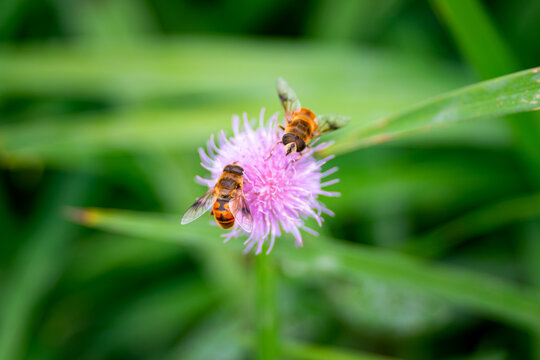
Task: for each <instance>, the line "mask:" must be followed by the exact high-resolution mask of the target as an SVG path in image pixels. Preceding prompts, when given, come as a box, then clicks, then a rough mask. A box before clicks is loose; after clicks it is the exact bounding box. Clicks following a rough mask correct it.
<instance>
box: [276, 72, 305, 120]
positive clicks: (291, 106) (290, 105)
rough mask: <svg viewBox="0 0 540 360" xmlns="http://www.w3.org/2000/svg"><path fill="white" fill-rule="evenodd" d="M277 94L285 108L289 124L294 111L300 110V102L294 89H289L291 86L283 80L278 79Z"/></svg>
mask: <svg viewBox="0 0 540 360" xmlns="http://www.w3.org/2000/svg"><path fill="white" fill-rule="evenodd" d="M277 92H278V96H279V100H280V101H281V105H282V106H283V110H285V117H286V118H287V122H288V121H289V120H290V118H291V114H292V113H293V111H294V110H298V109H300V107H301V105H300V101H299V100H298V97H297V96H296V94H295V93H294V91H293V89H291V88H290V87H289V84H287V82H286V81H285V80H283V78H278V79H277Z"/></svg>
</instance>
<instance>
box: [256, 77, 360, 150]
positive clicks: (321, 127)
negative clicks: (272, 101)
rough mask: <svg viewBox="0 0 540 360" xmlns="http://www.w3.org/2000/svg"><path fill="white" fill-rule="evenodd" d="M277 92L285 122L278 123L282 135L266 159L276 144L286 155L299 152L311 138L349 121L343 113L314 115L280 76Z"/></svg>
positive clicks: (307, 145) (306, 145)
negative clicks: (279, 145)
mask: <svg viewBox="0 0 540 360" xmlns="http://www.w3.org/2000/svg"><path fill="white" fill-rule="evenodd" d="M277 92H278V96H279V100H280V101H281V105H282V106H283V110H284V112H285V120H286V122H287V124H286V126H285V127H283V126H282V125H279V127H280V128H281V129H282V130H284V133H283V137H282V138H281V140H280V141H278V142H277V143H276V144H275V145H274V146H273V147H272V150H271V151H270V156H268V158H267V159H266V160H268V159H270V157H272V152H273V151H274V149H275V147H276V146H277V145H278V144H283V145H285V153H286V155H289V154H291V153H295V152H298V153H301V152H302V150H304V149H305V148H306V147H309V142H310V141H311V140H312V139H314V138H316V137H318V136H320V135H322V134H324V133H327V132H329V131H333V130H336V129H339V128H341V127H343V126H345V125H347V124H348V123H349V121H350V117H348V116H344V115H334V114H327V115H319V116H315V114H314V113H313V111H311V110H309V109H307V108H303V107H302V106H301V105H300V101H299V100H298V97H297V96H296V94H295V93H294V91H293V89H291V88H290V87H289V85H288V84H287V83H286V82H285V80H283V79H282V78H278V80H277ZM300 156H302V154H300Z"/></svg>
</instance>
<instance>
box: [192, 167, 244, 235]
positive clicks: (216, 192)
mask: <svg viewBox="0 0 540 360" xmlns="http://www.w3.org/2000/svg"><path fill="white" fill-rule="evenodd" d="M243 187H244V169H243V168H242V167H241V166H239V165H238V164H237V163H232V164H230V165H227V166H225V168H224V169H223V173H222V174H221V176H220V177H219V179H218V181H217V183H216V185H215V186H214V187H213V188H211V189H210V190H208V191H207V192H206V193H205V194H204V195H203V196H201V197H200V198H199V199H197V201H195V202H194V203H193V205H191V206H190V208H189V209H187V211H186V213H185V214H184V216H183V217H182V224H187V223H190V222H192V221H193V220H195V219H197V218H199V217H200V216H201V215H202V214H204V213H205V212H207V211H208V210H210V208H212V212H211V213H210V215H213V216H214V218H215V219H216V222H217V223H218V225H219V226H220V227H221V228H222V229H229V228H231V227H233V226H234V223H235V222H237V223H238V225H240V226H241V227H242V229H244V230H245V231H247V232H251V230H252V228H253V217H252V216H251V212H250V210H249V205H248V203H247V201H246V197H245V195H244V190H243Z"/></svg>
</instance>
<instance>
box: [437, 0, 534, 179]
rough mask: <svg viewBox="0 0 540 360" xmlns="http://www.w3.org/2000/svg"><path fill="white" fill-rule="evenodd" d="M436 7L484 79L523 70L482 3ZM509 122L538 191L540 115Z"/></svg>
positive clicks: (463, 0)
mask: <svg viewBox="0 0 540 360" xmlns="http://www.w3.org/2000/svg"><path fill="white" fill-rule="evenodd" d="M433 5H434V7H435V9H436V10H437V11H438V12H439V14H440V16H441V18H442V20H443V21H444V22H445V23H446V25H448V27H449V28H450V32H451V33H452V35H453V36H454V38H455V40H456V42H457V44H458V46H459V47H460V49H461V52H462V53H463V54H464V56H465V57H466V59H467V60H468V61H469V62H470V63H471V64H472V66H473V68H474V69H475V70H476V72H477V73H478V74H479V75H480V77H481V78H482V79H490V78H493V77H496V76H501V75H503V74H507V73H509V72H513V71H516V70H518V69H520V65H519V63H518V61H517V59H516V57H515V56H514V54H513V53H512V51H511V50H510V48H509V47H508V46H507V45H506V44H505V42H504V40H503V39H502V38H501V36H500V35H499V34H498V32H497V30H496V27H495V25H494V24H493V23H492V22H491V21H490V19H489V16H488V15H487V12H486V11H485V9H484V7H483V6H482V3H481V2H480V1H478V0H433ZM470 29H474V31H470ZM534 100H538V98H535V99H534ZM507 120H508V124H509V126H510V129H511V130H512V133H513V136H514V143H515V146H516V148H517V149H518V152H519V154H520V156H521V159H522V161H523V162H524V164H525V165H526V167H527V169H526V170H527V175H528V176H529V177H530V178H531V179H532V180H533V181H534V182H535V186H534V187H535V188H536V189H538V188H539V185H540V170H539V169H540V147H539V146H538V137H539V136H540V116H539V115H538V114H519V115H512V116H508V117H507Z"/></svg>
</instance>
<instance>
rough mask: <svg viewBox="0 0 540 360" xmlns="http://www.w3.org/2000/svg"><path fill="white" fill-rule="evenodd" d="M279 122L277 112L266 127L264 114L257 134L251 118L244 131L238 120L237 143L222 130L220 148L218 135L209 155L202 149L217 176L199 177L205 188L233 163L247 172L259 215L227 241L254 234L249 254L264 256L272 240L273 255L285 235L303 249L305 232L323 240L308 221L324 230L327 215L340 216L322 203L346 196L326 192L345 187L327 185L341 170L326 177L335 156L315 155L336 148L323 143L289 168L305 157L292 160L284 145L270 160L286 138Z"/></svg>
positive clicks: (252, 204)
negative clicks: (323, 198) (319, 157)
mask: <svg viewBox="0 0 540 360" xmlns="http://www.w3.org/2000/svg"><path fill="white" fill-rule="evenodd" d="M277 121H278V116H277V113H276V114H274V115H273V116H272V117H270V119H269V121H268V122H267V124H266V125H265V121H264V108H263V109H262V110H261V114H260V119H259V127H258V128H257V129H254V127H253V126H252V124H250V122H249V120H248V117H247V115H246V114H245V113H244V116H243V127H241V126H240V119H239V117H238V116H233V122H232V125H233V131H234V136H233V137H232V138H227V136H226V135H225V133H224V132H223V130H222V131H221V132H220V134H219V136H218V143H219V148H218V147H217V146H216V143H215V141H214V135H212V136H211V138H210V141H209V142H208V146H207V152H205V151H204V149H202V148H199V154H200V156H201V165H202V166H203V167H204V168H205V169H207V170H208V171H210V173H211V177H210V178H209V179H204V178H201V177H200V176H197V177H196V181H197V182H199V183H200V184H202V185H206V186H208V187H209V188H211V187H213V186H214V185H215V184H216V182H217V179H218V178H219V177H220V176H221V174H222V173H223V168H224V167H225V166H226V165H228V164H231V163H233V162H237V163H238V164H239V165H240V166H242V167H243V168H244V193H245V195H246V200H247V202H248V204H249V207H250V210H251V214H252V216H253V230H252V232H251V233H247V232H245V231H244V230H243V229H242V228H241V227H240V226H238V224H235V227H234V228H233V229H232V230H231V232H229V233H227V234H224V235H223V236H224V237H225V242H227V241H229V240H230V239H231V238H233V237H238V236H240V235H244V234H247V235H249V237H248V238H247V240H246V241H245V242H244V244H245V245H246V249H245V252H249V251H250V250H251V249H253V248H254V247H256V250H255V253H256V254H259V253H261V251H262V249H263V245H264V243H265V242H266V241H269V242H270V243H269V246H268V250H267V252H266V253H267V254H268V253H270V251H271V250H272V248H273V246H274V242H275V239H276V237H279V236H281V234H282V231H283V232H286V233H290V234H292V235H293V236H294V238H295V243H296V245H297V246H302V245H303V243H302V236H301V234H300V230H299V229H303V230H304V231H306V232H308V233H310V234H313V235H318V234H317V232H316V231H314V230H312V229H310V228H308V227H306V226H305V225H304V220H305V219H307V218H309V217H311V218H314V219H315V220H316V221H317V223H318V224H319V226H322V222H323V221H324V219H323V218H322V216H321V215H322V214H323V213H325V214H328V215H330V216H333V215H334V214H333V212H331V211H330V210H328V209H327V208H326V207H325V206H324V204H323V203H321V202H320V201H319V200H318V197H319V195H325V196H339V195H340V194H339V193H337V192H330V191H325V190H323V188H324V187H326V186H329V185H332V184H335V183H337V182H339V179H334V180H330V181H327V182H321V181H322V179H323V178H324V177H326V176H328V175H330V174H333V173H334V172H336V171H337V167H333V168H331V169H330V170H327V171H325V172H323V171H322V169H321V167H322V166H323V165H324V164H326V162H327V161H329V160H330V159H332V158H333V157H334V156H333V155H332V156H328V157H326V158H325V159H322V160H318V161H317V160H315V158H314V157H313V152H314V151H318V150H322V149H323V148H326V147H327V146H329V145H330V143H320V144H318V145H316V146H315V147H312V148H311V149H306V150H305V151H304V155H303V156H302V157H301V158H300V159H299V160H298V161H296V162H294V163H291V164H290V165H289V166H288V167H287V165H288V164H289V162H291V161H292V160H293V158H297V157H299V155H298V154H296V155H295V156H288V157H286V156H285V148H284V147H283V146H279V145H278V146H276V148H275V149H274V152H273V155H272V157H271V158H270V159H268V160H267V161H265V159H266V158H267V157H268V155H269V154H270V150H271V149H272V146H273V145H274V144H275V143H276V142H277V141H279V139H281V136H282V135H283V134H281V133H280V134H279V135H278V133H277V131H276V129H277ZM255 122H256V121H254V123H255ZM312 145H313V143H312Z"/></svg>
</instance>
